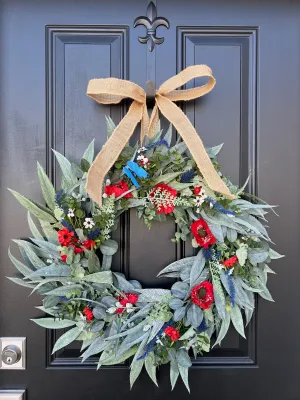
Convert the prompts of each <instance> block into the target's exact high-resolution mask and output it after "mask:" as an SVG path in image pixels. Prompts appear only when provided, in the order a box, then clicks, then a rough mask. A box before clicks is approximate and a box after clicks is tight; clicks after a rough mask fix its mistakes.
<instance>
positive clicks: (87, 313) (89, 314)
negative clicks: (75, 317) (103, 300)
mask: <svg viewBox="0 0 300 400" xmlns="http://www.w3.org/2000/svg"><path fill="white" fill-rule="evenodd" d="M83 314H84V315H85V316H86V320H87V322H91V320H92V319H94V314H93V311H92V310H91V309H90V308H89V307H85V309H84V310H83Z"/></svg>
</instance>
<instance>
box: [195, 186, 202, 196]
mask: <svg viewBox="0 0 300 400" xmlns="http://www.w3.org/2000/svg"><path fill="white" fill-rule="evenodd" d="M201 190H202V186H197V187H195V188H194V194H195V195H196V196H198V195H199V194H200V193H201Z"/></svg>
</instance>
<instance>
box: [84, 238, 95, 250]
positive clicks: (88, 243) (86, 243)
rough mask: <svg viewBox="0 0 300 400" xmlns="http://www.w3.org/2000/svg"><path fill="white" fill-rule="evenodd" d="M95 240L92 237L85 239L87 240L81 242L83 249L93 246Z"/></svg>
mask: <svg viewBox="0 0 300 400" xmlns="http://www.w3.org/2000/svg"><path fill="white" fill-rule="evenodd" d="M95 244H96V243H95V241H94V240H92V239H87V240H85V241H84V242H83V243H82V246H83V247H84V248H85V249H88V250H90V249H91V248H92V247H94V246H95Z"/></svg>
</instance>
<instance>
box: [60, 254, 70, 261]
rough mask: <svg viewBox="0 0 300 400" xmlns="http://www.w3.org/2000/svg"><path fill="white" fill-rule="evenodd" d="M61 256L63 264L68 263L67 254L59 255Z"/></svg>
mask: <svg viewBox="0 0 300 400" xmlns="http://www.w3.org/2000/svg"><path fill="white" fill-rule="evenodd" d="M59 254H60V258H61V259H62V260H63V262H67V257H68V256H67V255H66V254H61V253H59Z"/></svg>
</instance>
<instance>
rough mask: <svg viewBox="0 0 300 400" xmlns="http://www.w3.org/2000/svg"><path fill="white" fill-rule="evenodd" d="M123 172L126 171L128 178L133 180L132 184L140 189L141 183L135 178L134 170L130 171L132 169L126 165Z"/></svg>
mask: <svg viewBox="0 0 300 400" xmlns="http://www.w3.org/2000/svg"><path fill="white" fill-rule="evenodd" d="M123 172H124V174H125V175H127V176H128V178H129V179H130V180H131V182H132V184H133V185H134V186H135V187H136V188H137V189H139V188H140V185H139V183H138V181H137V180H136V179H135V177H134V176H133V174H132V172H131V171H130V169H128V168H126V167H124V168H123Z"/></svg>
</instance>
